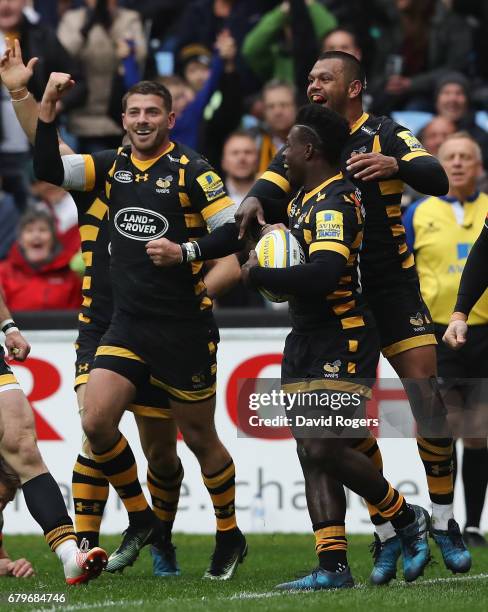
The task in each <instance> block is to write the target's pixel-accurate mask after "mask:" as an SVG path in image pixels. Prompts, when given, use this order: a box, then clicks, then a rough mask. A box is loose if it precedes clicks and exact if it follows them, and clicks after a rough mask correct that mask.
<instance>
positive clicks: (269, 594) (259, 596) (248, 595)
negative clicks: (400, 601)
mask: <svg viewBox="0 0 488 612" xmlns="http://www.w3.org/2000/svg"><path fill="white" fill-rule="evenodd" d="M472 580H488V574H473V575H467V576H458V577H452V578H429V579H427V580H422V581H419V582H411V583H408V582H399V581H397V582H396V583H393V584H392V585H391V586H392V587H393V588H405V587H406V588H415V587H420V586H423V585H426V586H429V585H433V584H455V583H456V582H470V581H472ZM366 587H372V585H370V584H366V583H364V582H359V583H357V584H356V585H355V587H354V588H356V589H364V588H366ZM316 592H317V591H265V592H264V593H253V592H252V591H243V592H242V593H236V594H235V595H231V596H230V597H222V598H221V599H227V600H236V599H267V598H269V597H282V596H283V595H300V594H302V595H303V594H306V593H316Z"/></svg>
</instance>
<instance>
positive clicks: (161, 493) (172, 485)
mask: <svg viewBox="0 0 488 612" xmlns="http://www.w3.org/2000/svg"><path fill="white" fill-rule="evenodd" d="M184 475H185V472H184V470H183V465H182V464H181V461H180V464H179V466H178V469H177V470H176V472H174V474H171V475H170V476H159V475H158V474H156V472H155V471H154V469H153V468H151V466H150V465H148V467H147V488H148V489H149V493H150V494H151V501H152V507H153V512H154V514H155V515H156V516H157V517H158V519H159V520H160V521H161V522H162V524H163V529H164V534H165V536H166V538H167V539H168V540H170V539H171V530H172V529H173V523H174V520H175V516H176V510H177V509H178V501H179V499H180V491H181V483H182V482H183V477H184Z"/></svg>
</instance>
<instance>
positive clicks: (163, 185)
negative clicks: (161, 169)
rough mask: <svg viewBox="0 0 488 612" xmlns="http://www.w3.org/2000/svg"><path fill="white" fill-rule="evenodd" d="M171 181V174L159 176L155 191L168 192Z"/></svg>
mask: <svg viewBox="0 0 488 612" xmlns="http://www.w3.org/2000/svg"><path fill="white" fill-rule="evenodd" d="M172 182H173V177H172V176H171V174H168V176H166V177H165V178H161V177H159V178H158V180H157V181H156V187H157V189H156V193H169V188H170V187H171V183H172Z"/></svg>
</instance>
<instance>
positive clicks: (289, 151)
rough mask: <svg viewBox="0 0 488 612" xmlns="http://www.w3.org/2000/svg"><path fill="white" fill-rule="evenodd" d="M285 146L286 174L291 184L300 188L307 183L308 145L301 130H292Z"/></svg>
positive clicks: (295, 128) (296, 128)
mask: <svg viewBox="0 0 488 612" xmlns="http://www.w3.org/2000/svg"><path fill="white" fill-rule="evenodd" d="M285 146H286V148H285V150H284V156H285V163H286V166H287V169H286V174H287V176H288V180H289V181H290V183H291V184H292V185H294V186H297V187H298V186H300V185H303V183H304V182H305V150H306V145H305V144H304V143H303V140H302V139H301V138H300V128H298V127H296V126H294V127H292V128H291V130H290V133H289V134H288V138H287V139H286V145H285Z"/></svg>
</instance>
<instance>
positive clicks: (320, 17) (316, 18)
mask: <svg viewBox="0 0 488 612" xmlns="http://www.w3.org/2000/svg"><path fill="white" fill-rule="evenodd" d="M302 1H303V0H302ZM305 3H306V6H307V7H308V14H309V17H310V20H311V22H312V24H313V33H312V36H313V35H315V38H316V41H317V42H319V41H321V40H322V39H323V37H324V36H325V34H326V33H327V32H328V31H329V30H331V29H332V28H335V27H336V25H337V22H336V19H335V17H334V16H333V15H332V14H331V13H329V11H328V10H327V9H326V8H325V7H324V6H322V5H321V4H320V3H319V2H317V1H316V0H305ZM290 11H291V8H290V1H289V0H286V1H285V2H282V3H281V4H280V5H278V6H277V7H276V8H274V9H273V10H272V11H270V12H269V13H266V15H264V16H263V17H262V18H261V20H260V21H259V23H258V24H257V25H256V26H255V27H254V28H253V29H252V30H251V31H250V32H249V33H248V34H247V36H246V38H245V40H244V43H243V47H242V54H243V56H244V58H245V60H246V61H247V63H248V64H249V66H250V67H251V68H252V70H253V71H254V73H255V74H256V75H257V76H258V77H259V78H260V79H261V81H263V82H265V81H269V80H270V79H274V78H275V79H280V80H282V81H286V82H288V83H296V80H295V71H294V53H293V44H292V28H291V25H290V21H292V19H291V20H290ZM292 23H293V21H292ZM300 42H301V44H302V45H303V44H305V42H306V41H304V40H303V39H302V40H301V41H300ZM316 55H317V53H315V56H316ZM314 59H316V57H315V58H314ZM312 61H313V60H312ZM308 69H310V66H308Z"/></svg>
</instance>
